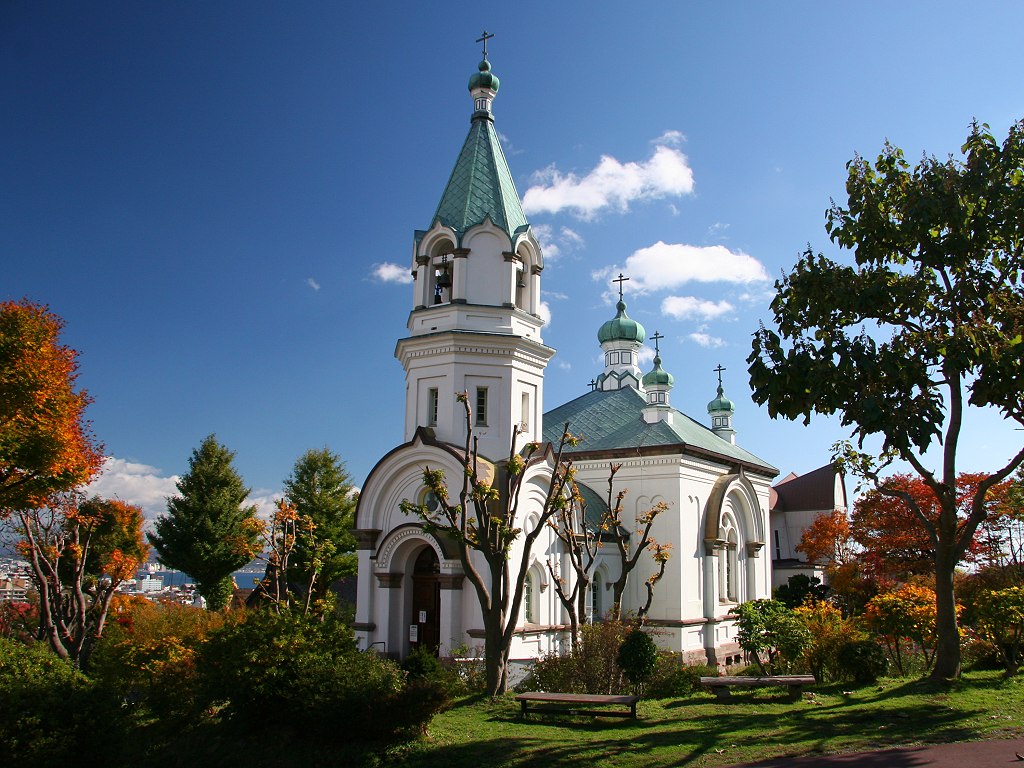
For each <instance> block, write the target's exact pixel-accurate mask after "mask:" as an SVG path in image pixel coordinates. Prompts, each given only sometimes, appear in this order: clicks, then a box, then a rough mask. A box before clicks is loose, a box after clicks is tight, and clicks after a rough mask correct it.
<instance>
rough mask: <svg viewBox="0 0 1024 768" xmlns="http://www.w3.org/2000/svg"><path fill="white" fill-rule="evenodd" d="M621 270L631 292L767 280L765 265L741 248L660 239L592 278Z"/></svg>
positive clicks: (607, 275) (598, 277)
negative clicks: (625, 276) (695, 283)
mask: <svg viewBox="0 0 1024 768" xmlns="http://www.w3.org/2000/svg"><path fill="white" fill-rule="evenodd" d="M620 271H621V272H623V273H625V274H626V275H627V276H628V277H629V278H630V283H629V288H630V292H631V293H647V292H648V291H660V290H671V289H673V288H677V287H679V286H681V285H684V284H686V283H690V282H698V283H741V284H749V283H758V282H763V281H767V280H768V273H767V272H765V269H764V265H763V264H761V262H759V261H758V260H757V259H755V258H754V257H753V256H750V255H748V254H746V253H743V251H730V250H729V249H728V248H726V247H725V246H724V245H709V246H699V245H686V244H684V243H664V242H662V241H660V240H659V241H658V242H656V243H655V244H654V245H650V246H648V247H646V248H641V249H640V250H638V251H634V252H633V254H632V255H631V256H630V257H629V258H628V259H626V263H625V264H624V265H623V266H622V267H614V266H613V267H606V268H604V269H602V270H599V271H598V272H595V273H594V277H595V278H596V279H605V278H608V277H609V276H610V275H612V274H615V273H618V272H620Z"/></svg>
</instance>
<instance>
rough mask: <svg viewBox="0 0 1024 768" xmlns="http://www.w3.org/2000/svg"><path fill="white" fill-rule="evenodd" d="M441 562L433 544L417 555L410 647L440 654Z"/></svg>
mask: <svg viewBox="0 0 1024 768" xmlns="http://www.w3.org/2000/svg"><path fill="white" fill-rule="evenodd" d="M440 573H441V563H440V562H439V561H438V559H437V553H436V552H434V549H433V547H424V548H423V551H422V552H420V553H419V555H417V556H416V564H415V565H414V566H413V572H412V617H411V619H410V621H409V624H410V626H415V627H416V632H415V637H416V640H415V641H414V640H413V639H412V637H413V633H410V638H409V640H410V642H409V648H410V650H413V649H416V648H422V649H424V650H427V651H430V652H431V653H433V654H434V655H437V653H438V649H439V646H440V645H441V576H440Z"/></svg>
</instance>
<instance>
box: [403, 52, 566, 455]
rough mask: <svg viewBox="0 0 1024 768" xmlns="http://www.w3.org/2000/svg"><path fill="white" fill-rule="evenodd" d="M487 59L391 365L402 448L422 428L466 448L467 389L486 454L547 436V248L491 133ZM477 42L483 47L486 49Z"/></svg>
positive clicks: (424, 239)
mask: <svg viewBox="0 0 1024 768" xmlns="http://www.w3.org/2000/svg"><path fill="white" fill-rule="evenodd" d="M488 38H489V36H488V35H487V34H486V33H485V35H484V37H483V38H481V40H482V41H483V43H484V57H483V60H482V61H481V62H480V64H479V66H478V67H477V72H476V73H474V74H473V76H472V77H470V79H469V92H470V96H471V98H472V100H473V112H472V114H471V117H470V126H469V135H468V136H467V137H466V140H465V142H464V143H463V145H462V150H461V152H460V153H459V156H458V159H457V160H456V162H455V167H454V169H453V170H452V173H451V176H450V177H449V179H448V184H447V186H446V187H445V190H444V193H443V194H442V195H441V201H440V203H438V206H437V210H436V212H435V213H434V218H433V220H432V222H431V225H430V228H429V229H426V230H418V231H417V232H416V233H415V236H414V238H413V253H412V273H413V277H414V281H413V306H412V311H411V312H410V313H409V322H408V326H407V327H408V330H409V335H408V336H407V337H406V338H404V339H401V340H400V341H399V342H398V345H397V347H396V349H395V356H396V357H397V358H398V360H399V361H400V362H401V363H402V367H403V368H404V369H405V382H406V402H405V439H406V440H410V439H412V436H413V434H414V433H415V431H416V429H417V427H429V428H430V429H432V430H434V433H435V435H436V437H437V438H438V439H440V440H444V441H446V442H450V443H455V444H458V445H461V444H462V443H463V442H464V440H465V436H466V422H465V412H464V410H463V407H462V405H461V404H460V403H458V402H457V401H456V395H457V394H458V393H461V392H466V393H467V395H468V402H469V405H470V407H471V409H472V418H473V431H474V434H475V435H476V436H477V438H478V439H479V447H480V453H481V454H482V455H484V456H487V457H488V458H490V459H492V460H496V459H501V458H504V457H507V456H508V451H509V447H510V445H511V440H512V428H513V425H519V426H520V432H521V434H522V439H521V440H519V442H518V445H516V446H515V447H516V450H519V449H520V448H521V447H522V445H523V444H524V443H526V442H531V441H539V440H540V439H541V433H542V425H541V414H542V413H543V412H544V403H543V389H544V368H545V367H546V366H547V363H548V361H549V360H550V359H551V357H552V355H554V350H553V349H551V348H549V347H547V346H545V345H544V343H543V341H542V339H541V327H542V325H543V321H542V320H541V317H540V275H541V271H542V270H543V269H544V259H543V255H542V254H541V248H540V244H539V243H538V242H537V239H536V237H534V234H533V230H532V229H531V228H530V224H529V222H528V221H527V220H526V216H525V214H524V213H523V208H522V204H521V203H520V200H519V194H518V192H517V191H516V187H515V184H514V182H513V181H512V174H511V173H510V172H509V169H508V164H507V162H506V161H505V155H504V153H503V152H502V149H501V144H500V143H499V141H498V135H497V132H496V131H495V129H494V114H493V111H492V105H493V102H494V98H495V96H496V95H497V93H498V86H499V81H498V77H497V76H496V75H495V74H494V73H493V72H491V64H490V62H489V61H488V60H487V39H488ZM478 42H479V41H478Z"/></svg>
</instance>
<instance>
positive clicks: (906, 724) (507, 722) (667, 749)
mask: <svg viewBox="0 0 1024 768" xmlns="http://www.w3.org/2000/svg"><path fill="white" fill-rule="evenodd" d="M774 690H775V689H756V690H746V691H737V692H735V693H734V694H733V698H732V701H730V702H727V703H719V702H718V701H717V700H716V699H715V698H714V697H713V696H712V695H710V694H705V693H698V694H695V695H693V696H691V697H688V698H682V699H664V700H660V701H642V702H641V703H640V706H639V709H638V714H639V717H640V720H639V721H630V720H626V721H624V722H623V721H621V720H619V719H615V720H614V721H613V720H611V719H610V718H609V719H604V718H582V717H566V716H562V717H540V716H537V715H530V716H529V717H528V718H527V719H526V720H520V719H519V707H518V705H517V704H516V703H515V701H514V700H513V698H512V696H511V695H510V696H508V697H507V698H505V699H501V700H497V701H493V702H492V701H489V700H481V699H479V698H477V699H463V700H460V701H458V702H456V704H455V706H453V707H452V708H451V709H450V710H448V711H447V712H444V713H442V714H440V715H438V716H437V717H435V718H434V720H433V722H432V723H431V725H430V727H429V729H428V732H427V733H426V734H425V735H424V736H423V737H422V738H421V739H419V740H418V741H416V742H414V743H412V744H407V745H404V746H403V747H401V748H397V749H393V750H390V751H389V752H388V753H387V754H384V755H379V756H363V758H362V760H363V761H364V762H365V764H366V765H380V766H383V765H388V766H395V767H396V768H397V767H400V768H433V767H434V766H437V767H438V768H483V767H484V766H487V767H488V768H491V767H494V768H526V766H535V765H543V766H545V768H561V767H565V768H591V766H593V765H595V764H599V765H601V766H610V767H612V768H628V767H635V768H641V766H642V768H662V767H665V768H667V767H668V766H691V765H692V766H709V768H710V767H711V766H726V765H736V764H738V763H745V762H753V761H756V760H762V759H767V758H771V757H783V756H797V755H808V754H820V753H839V752H856V751H865V750H872V749H882V748H887V747H892V746H898V745H920V744H927V743H944V742H952V741H971V740H978V739H990V738H1009V737H1015V736H1020V735H1022V734H1024V677H1017V678H1012V679H1009V680H1005V679H1003V677H1002V675H1001V673H999V672H988V671H984V672H971V673H967V674H965V675H964V677H963V679H962V680H961V681H959V682H957V683H955V684H953V685H951V686H948V687H942V686H936V685H934V684H931V683H927V682H922V681H908V680H905V679H895V680H884V681H882V682H881V683H879V684H878V685H873V686H868V687H864V688H859V689H851V688H850V687H849V686H848V685H846V686H844V685H830V686H820V687H817V688H816V689H814V690H813V691H810V692H806V693H805V694H804V698H803V700H802V701H799V702H796V703H790V702H788V701H787V700H786V697H785V691H784V690H782V689H779V692H778V693H775V692H774Z"/></svg>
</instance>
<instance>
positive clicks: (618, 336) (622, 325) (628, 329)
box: [597, 299, 647, 344]
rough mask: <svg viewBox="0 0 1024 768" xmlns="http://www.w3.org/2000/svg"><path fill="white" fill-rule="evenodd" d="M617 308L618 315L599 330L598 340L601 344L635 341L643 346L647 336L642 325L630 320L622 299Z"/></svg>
mask: <svg viewBox="0 0 1024 768" xmlns="http://www.w3.org/2000/svg"><path fill="white" fill-rule="evenodd" d="M615 308H616V309H617V310H618V314H616V315H615V318H614V319H613V320H608V321H607V322H605V323H604V324H603V325H602V326H601V327H600V329H598V331H597V340H598V341H599V342H600V343H601V344H604V343H605V342H606V341H635V342H636V343H638V344H642V343H643V341H644V339H645V338H646V336H647V334H646V332H645V331H644V327H643V326H642V325H640V323H638V322H637V321H636V320H630V319H629V317H628V316H627V315H626V302H624V301H622V300H621V299H620V300H619V303H618V304H616V305H615Z"/></svg>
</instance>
